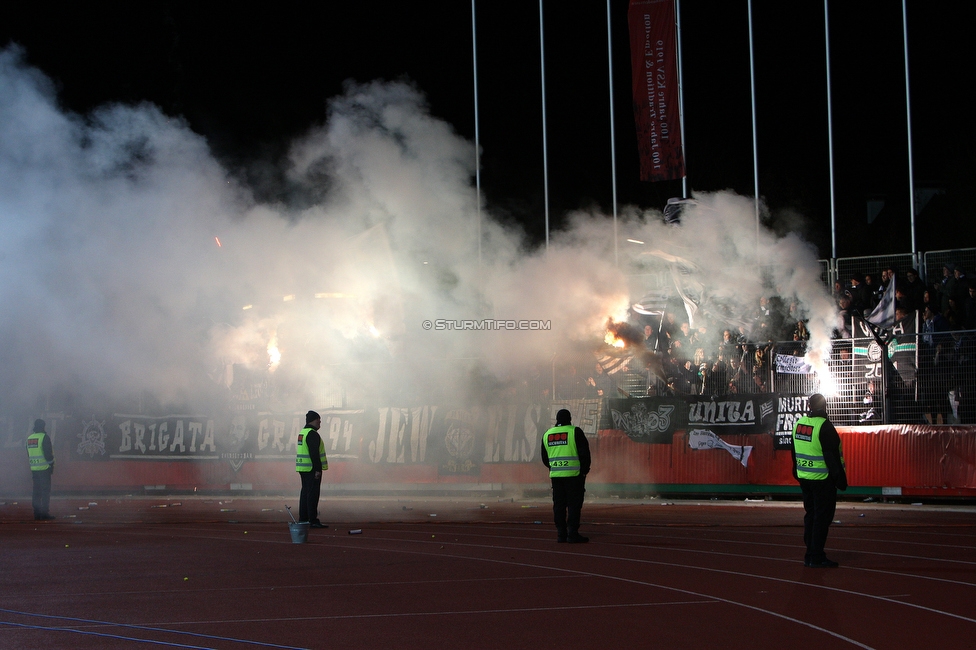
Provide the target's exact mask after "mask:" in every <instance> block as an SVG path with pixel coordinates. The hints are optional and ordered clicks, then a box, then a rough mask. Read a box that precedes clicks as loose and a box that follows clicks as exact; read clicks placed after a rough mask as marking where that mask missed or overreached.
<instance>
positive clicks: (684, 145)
mask: <svg viewBox="0 0 976 650" xmlns="http://www.w3.org/2000/svg"><path fill="white" fill-rule="evenodd" d="M674 15H675V17H676V22H677V23H678V25H677V27H678V118H679V119H680V122H681V155H682V156H684V159H685V174H684V176H682V177H681V198H683V199H687V198H688V141H687V140H686V139H685V84H684V77H683V76H682V75H683V71H682V66H681V0H675V1H674Z"/></svg>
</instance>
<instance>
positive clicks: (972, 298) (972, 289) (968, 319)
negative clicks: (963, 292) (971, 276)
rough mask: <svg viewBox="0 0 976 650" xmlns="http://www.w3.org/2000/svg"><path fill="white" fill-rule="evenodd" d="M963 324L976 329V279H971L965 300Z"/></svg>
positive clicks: (968, 328) (967, 327)
mask: <svg viewBox="0 0 976 650" xmlns="http://www.w3.org/2000/svg"><path fill="white" fill-rule="evenodd" d="M963 326H964V327H965V328H966V329H967V330H976V280H970V281H969V289H968V295H967V296H966V300H965V301H964V302H963Z"/></svg>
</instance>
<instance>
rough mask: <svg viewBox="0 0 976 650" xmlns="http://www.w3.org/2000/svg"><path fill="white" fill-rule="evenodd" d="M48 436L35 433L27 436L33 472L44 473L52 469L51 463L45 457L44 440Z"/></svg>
mask: <svg viewBox="0 0 976 650" xmlns="http://www.w3.org/2000/svg"><path fill="white" fill-rule="evenodd" d="M46 437H47V434H46V433H44V432H43V431H35V432H34V433H32V434H30V435H29V436H27V459H28V460H29V461H30V468H31V471H32V472H43V471H44V470H46V469H49V468H50V467H51V463H49V462H48V460H47V458H45V457H44V438H46Z"/></svg>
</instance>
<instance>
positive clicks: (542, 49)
mask: <svg viewBox="0 0 976 650" xmlns="http://www.w3.org/2000/svg"><path fill="white" fill-rule="evenodd" d="M539 59H540V60H541V62H542V175H543V186H544V191H545V201H546V252H547V253H548V252H549V145H548V141H547V139H546V38H545V30H543V27H542V0H539Z"/></svg>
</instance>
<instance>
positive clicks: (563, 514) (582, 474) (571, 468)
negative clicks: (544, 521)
mask: <svg viewBox="0 0 976 650" xmlns="http://www.w3.org/2000/svg"><path fill="white" fill-rule="evenodd" d="M572 422H573V418H572V415H571V414H570V412H569V411H567V410H566V409H561V410H560V411H559V412H558V413H556V426H554V427H553V428H551V429H549V430H548V431H546V433H545V434H544V435H543V436H542V462H543V464H544V465H545V466H546V467H548V468H549V479H550V481H551V483H552V514H553V520H554V521H555V523H556V541H557V542H569V543H571V544H583V543H585V542H588V541H590V539H589V538H588V537H583V536H582V535H580V534H579V525H580V514H581V511H582V509H583V495H584V494H585V493H586V475H587V473H589V471H590V445H589V443H588V442H587V440H586V434H584V433H583V430H582V429H580V428H579V427H574V426H573V424H572Z"/></svg>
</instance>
